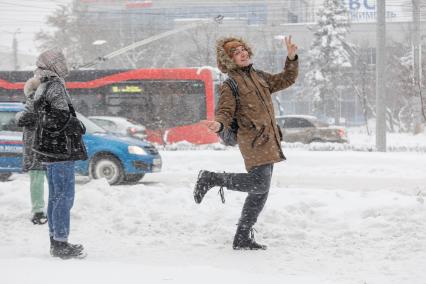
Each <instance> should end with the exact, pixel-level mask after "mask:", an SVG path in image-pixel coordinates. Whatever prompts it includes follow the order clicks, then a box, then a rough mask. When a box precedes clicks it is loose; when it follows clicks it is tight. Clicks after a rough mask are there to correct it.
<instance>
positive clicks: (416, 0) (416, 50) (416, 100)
mask: <svg viewBox="0 0 426 284" xmlns="http://www.w3.org/2000/svg"><path fill="white" fill-rule="evenodd" d="M411 2H412V4H413V24H412V34H411V37H412V42H413V73H414V74H413V75H414V76H413V83H414V90H416V95H415V96H414V97H413V108H414V134H418V133H421V132H423V123H422V122H423V117H422V102H421V98H420V88H421V67H420V65H421V64H420V0H411Z"/></svg>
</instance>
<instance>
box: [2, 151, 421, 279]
mask: <svg viewBox="0 0 426 284" xmlns="http://www.w3.org/2000/svg"><path fill="white" fill-rule="evenodd" d="M285 153H286V156H287V158H288V160H287V161H286V162H283V163H279V164H277V165H276V167H275V168H274V177H273V181H272V189H271V193H270V197H269V200H268V202H267V204H266V207H265V210H264V211H263V212H262V215H261V216H260V218H259V221H258V224H257V225H256V229H257V231H258V233H257V235H256V236H257V238H256V239H257V240H258V241H259V242H261V243H265V244H267V245H268V246H269V248H268V250H267V251H233V250H232V248H231V244H232V238H233V234H234V231H235V228H236V226H235V224H236V223H237V220H238V217H239V214H240V210H241V206H242V204H243V201H244V197H245V196H244V194H241V193H238V192H232V191H226V192H225V194H226V203H225V204H221V202H220V198H219V196H218V194H217V189H213V190H212V191H211V192H209V193H208V195H207V196H206V198H205V200H204V201H203V203H202V204H200V205H196V204H195V203H194V201H193V198H192V190H193V186H194V182H195V179H196V176H197V173H198V170H199V169H202V168H204V169H209V170H217V171H223V170H225V171H244V168H243V165H242V159H241V157H240V154H239V152H238V151H237V150H228V151H214V150H200V151H162V152H161V154H162V156H163V161H164V168H163V171H162V172H161V173H158V174H151V175H147V176H146V177H145V179H144V180H143V181H142V182H140V183H139V184H136V185H130V186H129V185H127V186H113V187H111V186H109V185H108V184H107V183H106V182H105V181H104V180H92V181H88V180H87V179H86V178H83V177H79V178H78V184H77V193H76V201H75V205H74V208H73V210H72V224H71V225H72V232H71V236H70V241H74V242H81V243H82V244H84V246H85V247H86V250H87V252H88V257H87V258H86V259H84V260H68V261H63V260H59V259H54V258H51V257H50V256H49V249H48V247H49V240H48V233H47V227H46V225H45V226H34V225H32V224H31V223H30V221H29V218H30V213H29V210H30V209H29V198H30V196H29V192H28V190H29V178H28V177H27V176H26V175H14V176H12V179H13V180H12V181H9V182H6V183H0V271H1V273H0V282H1V283H7V284H11V283H43V284H49V283H105V284H108V283H114V284H116V283H258V282H260V281H263V283H292V284H300V283H303V284H305V283H316V284H317V283H339V284H348V283H359V284H364V283H368V284H375V283H380V284H392V283H395V284H401V283H407V284H424V283H426V274H425V273H424V268H425V267H426V204H424V199H426V174H425V169H426V154H424V153H410V152H404V153H396V152H392V153H377V152H373V153H370V152H351V151H334V152H321V151H305V150H300V149H298V150H296V149H287V150H286V151H285Z"/></svg>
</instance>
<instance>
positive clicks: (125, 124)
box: [89, 116, 147, 139]
mask: <svg viewBox="0 0 426 284" xmlns="http://www.w3.org/2000/svg"><path fill="white" fill-rule="evenodd" d="M89 119H90V120H91V121H93V122H94V123H96V124H97V125H99V126H101V127H102V128H104V129H105V130H107V131H109V132H112V133H114V134H120V135H125V136H131V137H135V138H139V139H145V138H146V137H147V135H146V129H145V126H143V125H140V124H138V123H136V122H134V121H132V120H130V119H127V118H125V117H119V116H89Z"/></svg>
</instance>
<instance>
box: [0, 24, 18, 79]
mask: <svg viewBox="0 0 426 284" xmlns="http://www.w3.org/2000/svg"><path fill="white" fill-rule="evenodd" d="M1 32H2V33H8V34H12V35H13V39H12V58H13V70H15V71H16V70H18V69H19V64H18V40H17V39H16V35H17V34H19V33H20V32H21V29H20V28H17V29H16V30H15V31H14V32H9V31H5V30H2V31H1Z"/></svg>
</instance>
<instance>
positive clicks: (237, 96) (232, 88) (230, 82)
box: [223, 77, 240, 116]
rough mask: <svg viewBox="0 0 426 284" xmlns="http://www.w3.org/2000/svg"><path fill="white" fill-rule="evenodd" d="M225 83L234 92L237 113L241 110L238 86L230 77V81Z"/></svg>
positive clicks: (227, 80)
mask: <svg viewBox="0 0 426 284" xmlns="http://www.w3.org/2000/svg"><path fill="white" fill-rule="evenodd" d="M223 83H224V84H228V86H229V87H230V88H231V90H232V94H233V95H234V98H235V102H236V103H237V104H236V107H235V112H237V111H238V109H239V108H240V95H239V94H238V84H237V82H236V81H235V80H234V78H231V77H228V79H226V80H225V81H224V82H223ZM234 116H235V115H234Z"/></svg>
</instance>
